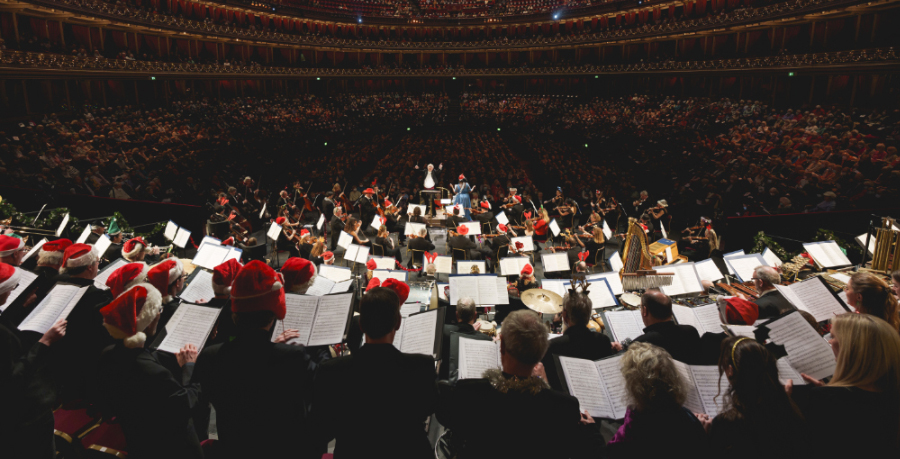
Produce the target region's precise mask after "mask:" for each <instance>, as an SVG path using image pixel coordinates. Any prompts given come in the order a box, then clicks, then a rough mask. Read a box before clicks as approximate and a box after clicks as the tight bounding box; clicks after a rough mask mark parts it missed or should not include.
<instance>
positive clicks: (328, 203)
mask: <svg viewBox="0 0 900 459" xmlns="http://www.w3.org/2000/svg"><path fill="white" fill-rule="evenodd" d="M333 197H334V192H332V191H326V192H325V199H323V200H322V215H324V216H325V221H326V222H330V221H331V217H334V207H335V205H334V199H333Z"/></svg>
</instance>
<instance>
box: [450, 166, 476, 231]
mask: <svg viewBox="0 0 900 459" xmlns="http://www.w3.org/2000/svg"><path fill="white" fill-rule="evenodd" d="M452 188H453V193H454V196H453V205H456V204H459V205H461V206H462V208H463V210H464V211H465V212H466V220H469V221H471V220H472V215H471V213H470V209H471V207H472V202H471V201H470V200H469V193H471V192H472V188H471V187H470V186H469V182H468V181H466V176H465V175H463V174H459V183H458V184H456V185H454V186H453V187H452Z"/></svg>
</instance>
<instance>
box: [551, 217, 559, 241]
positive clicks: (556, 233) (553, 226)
mask: <svg viewBox="0 0 900 459" xmlns="http://www.w3.org/2000/svg"><path fill="white" fill-rule="evenodd" d="M549 226H550V231H552V232H553V237H556V236H559V223H556V219H555V218H554V219H553V220H550V225H549Z"/></svg>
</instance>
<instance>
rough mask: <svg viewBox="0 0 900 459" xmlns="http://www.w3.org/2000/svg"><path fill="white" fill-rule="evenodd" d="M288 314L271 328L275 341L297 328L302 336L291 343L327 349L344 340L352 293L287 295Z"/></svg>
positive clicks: (285, 296)
mask: <svg viewBox="0 0 900 459" xmlns="http://www.w3.org/2000/svg"><path fill="white" fill-rule="evenodd" d="M284 298H285V304H286V306H287V313H286V314H285V317H284V320H281V321H278V322H276V323H275V326H274V327H272V328H273V330H272V341H275V338H277V337H278V335H280V334H281V333H282V332H284V330H290V329H295V330H298V331H299V332H300V336H299V337H298V338H296V339H294V340H291V341H290V343H291V344H302V345H304V346H324V345H331V344H337V343H340V342H341V341H343V340H344V332H345V331H346V329H347V323H348V322H349V321H350V313H351V306H352V305H353V294H352V293H344V294H340V295H327V296H307V295H295V294H292V293H286V294H285V295H284Z"/></svg>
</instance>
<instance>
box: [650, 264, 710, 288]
mask: <svg viewBox="0 0 900 459" xmlns="http://www.w3.org/2000/svg"><path fill="white" fill-rule="evenodd" d="M653 269H654V270H655V271H656V272H658V273H661V274H662V273H673V274H675V275H674V276H673V279H672V284H671V285H667V286H664V287H662V292H663V293H665V294H666V295H669V296H675V295H685V294H688V293H697V292H702V291H703V287H702V286H701V285H700V280H699V279H698V278H697V272H696V271H694V264H693V263H682V264H678V265H670V266H654V267H653Z"/></svg>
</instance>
